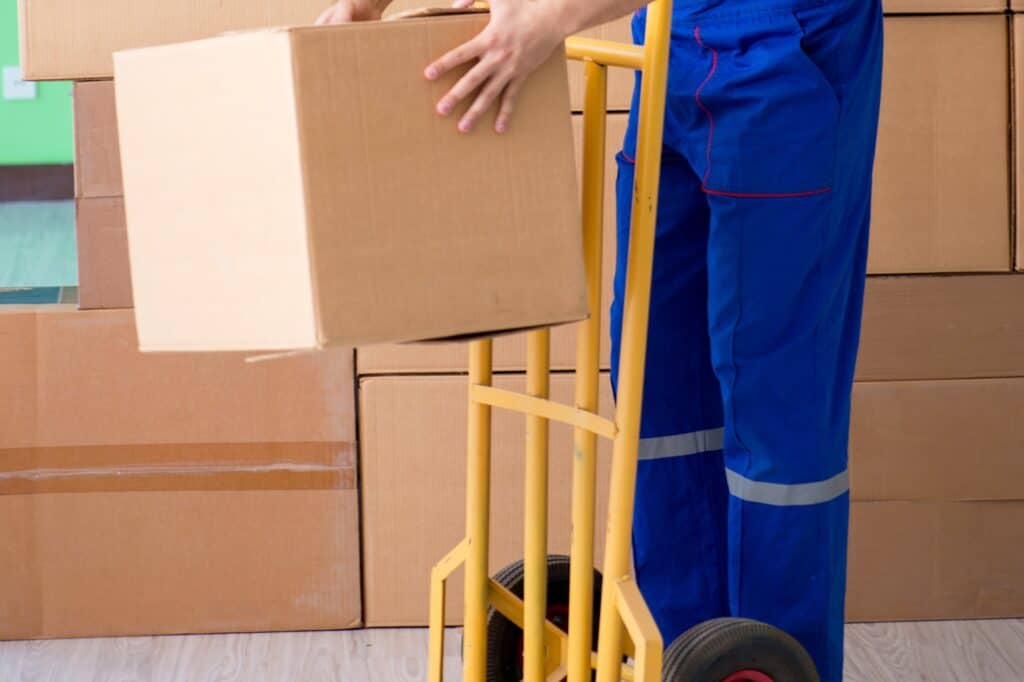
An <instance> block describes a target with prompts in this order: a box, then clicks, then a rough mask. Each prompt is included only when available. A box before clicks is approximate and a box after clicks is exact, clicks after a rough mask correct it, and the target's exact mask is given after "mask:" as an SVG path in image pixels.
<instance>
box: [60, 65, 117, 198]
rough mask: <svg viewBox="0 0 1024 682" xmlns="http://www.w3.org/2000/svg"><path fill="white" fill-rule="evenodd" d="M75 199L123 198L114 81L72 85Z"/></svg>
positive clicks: (85, 82)
mask: <svg viewBox="0 0 1024 682" xmlns="http://www.w3.org/2000/svg"><path fill="white" fill-rule="evenodd" d="M72 99H73V101H74V128H75V196H76V197H78V198H94V197H120V196H124V187H123V185H122V182H121V150H120V147H119V146H118V143H117V112H116V110H115V105H114V82H113V81H109V80H104V81H83V82H78V83H75V84H74V87H73V89H72Z"/></svg>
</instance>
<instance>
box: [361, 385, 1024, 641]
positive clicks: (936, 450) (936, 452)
mask: <svg viewBox="0 0 1024 682" xmlns="http://www.w3.org/2000/svg"><path fill="white" fill-rule="evenodd" d="M496 384H497V385H498V386H500V387H502V388H506V389H510V390H522V389H523V386H524V380H523V379H522V377H521V376H507V375H506V376H502V377H500V378H498V379H497V381H496ZM466 386H467V384H466V379H465V377H456V376H433V377H426V376H409V377H373V378H368V379H363V380H362V381H361V384H360V415H361V416H360V420H361V434H362V455H361V466H362V480H363V491H364V498H363V524H364V525H363V543H364V545H363V547H364V562H365V563H364V569H365V576H366V577H365V604H366V620H367V624H369V625H371V626H411V625H424V624H425V623H426V619H427V610H428V593H429V575H430V568H431V566H432V565H433V564H434V563H435V562H436V561H438V560H439V559H440V558H441V557H442V556H444V555H445V554H446V553H447V551H448V550H449V549H451V548H452V547H453V546H454V545H455V544H456V543H458V542H459V541H460V540H461V539H462V537H463V533H464V531H463V529H464V523H465V502H464V495H465V447H466V443H465V422H466V408H465V405H466V403H465V400H466ZM571 395H572V381H571V378H570V377H568V376H564V375H562V376H558V375H556V376H555V377H553V379H552V396H553V397H554V398H555V399H558V400H562V401H567V400H571ZM854 400H855V404H854V420H853V446H852V450H851V471H852V475H853V480H852V490H851V494H852V498H853V500H854V501H853V503H852V519H851V545H850V584H849V592H848V600H847V602H848V609H849V611H848V616H849V618H850V619H851V620H904V619H931V618H976V617H1008V616H1021V615H1022V614H1024V580H1022V579H1021V576H1024V552H1022V550H1021V548H1022V547H1024V542H1022V540H1024V535H1022V533H1024V531H1022V529H1024V486H1022V484H1021V477H1020V475H1019V473H1020V469H1021V465H1020V463H1019V462H1015V461H1014V459H1017V460H1019V459H1020V457H1019V454H1020V450H1021V442H1020V439H1021V435H1020V433H1019V429H1015V428H1014V427H1015V424H1016V422H1015V421H1014V419H1013V416H1012V415H1014V414H1016V413H1020V412H1021V406H1022V404H1024V381H1022V380H1008V381H1006V382H999V381H993V382H971V381H963V382H961V381H951V382H927V383H921V384H914V383H913V382H910V383H907V384H902V383H892V384H875V383H859V384H857V386H856V389H855V392H854ZM601 406H602V412H603V413H604V414H606V415H608V414H610V408H611V396H610V390H609V389H608V386H607V384H605V386H604V389H603V393H602V396H601ZM939 420H946V422H947V423H945V424H939V423H937V422H938V421H939ZM968 423H971V424H976V425H977V428H972V429H969V430H968V429H966V428H963V427H964V426H965V425H966V424H968ZM986 428H991V430H992V432H991V433H984V434H983V435H981V436H979V435H978V434H979V433H981V432H982V431H984V430H985V429H986ZM524 433H525V424H524V419H523V418H522V417H521V416H519V415H514V414H510V413H508V412H504V411H497V412H495V418H494V431H493V450H492V460H491V461H492V467H493V468H492V481H493V483H492V495H493V498H492V507H493V508H496V509H503V510H506V513H502V514H495V515H493V516H492V520H491V533H492V538H491V552H492V554H491V556H492V569H493V570H497V569H499V568H500V567H502V566H504V565H506V564H507V563H509V562H511V561H514V560H517V559H519V558H521V556H522V554H521V552H522V549H521V548H522V528H523V526H522V514H521V510H522V498H523V466H524V463H523V462H524V461H523V451H524V446H525V438H524ZM570 438H571V434H570V432H569V429H568V428H565V427H562V426H560V425H553V426H552V445H551V477H550V490H551V511H550V516H549V518H550V523H551V538H550V542H549V547H550V548H551V551H552V552H565V551H567V548H568V537H569V503H570V500H569V499H568V492H569V490H570V489H571V474H570V471H571V469H570V466H571V465H570V460H571V455H570V452H571V440H570ZM972 438H973V442H972ZM943 441H946V442H943ZM965 452H970V453H974V455H973V456H971V457H965V456H964V453H965ZM608 455H609V447H608V445H607V444H606V443H602V445H601V448H600V453H599V455H598V462H599V466H600V469H599V471H600V476H599V485H598V496H597V499H598V503H599V512H598V533H597V539H598V554H599V555H600V548H601V543H600V540H601V539H602V538H603V526H602V523H603V520H604V519H605V513H606V512H605V509H606V508H605V506H604V502H605V501H606V495H607V481H608V478H607V476H608V469H607V467H608V464H609V459H608ZM957 455H958V456H959V458H958V457H957ZM1000 476H1001V477H1002V479H1000ZM887 496H889V497H887ZM410 510H412V513H410ZM459 575H460V574H457V575H456V579H455V580H453V582H452V583H451V587H450V590H449V592H448V617H449V622H450V623H453V624H454V623H458V622H459V621H460V619H461V604H462V583H461V580H460V577H459Z"/></svg>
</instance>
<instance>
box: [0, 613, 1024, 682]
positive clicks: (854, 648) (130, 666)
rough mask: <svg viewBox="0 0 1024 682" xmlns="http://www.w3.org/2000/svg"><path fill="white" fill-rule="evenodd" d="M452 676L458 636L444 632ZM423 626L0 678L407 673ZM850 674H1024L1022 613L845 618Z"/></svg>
mask: <svg viewBox="0 0 1024 682" xmlns="http://www.w3.org/2000/svg"><path fill="white" fill-rule="evenodd" d="M447 641H448V646H447V652H446V653H447V659H446V667H447V669H448V671H449V672H448V676H447V677H446V679H448V680H450V681H451V682H457V681H458V680H459V679H460V675H459V674H458V660H459V659H458V653H459V636H458V632H457V631H453V632H452V634H451V636H449V637H448V638H447ZM426 645H427V639H426V632H425V631H424V630H358V631H352V632H294V633H279V634H256V635H202V636H185V637H134V638H120V639H81V640H60V641H47V642H0V681H2V682H293V681H296V682H297V681H301V682H410V681H412V680H424V679H426V672H425V664H426V655H425V652H426ZM846 668H847V673H846V680H848V681H850V682H1022V681H1024V620H1001V621H972V622H946V623H902V624H884V623H883V624H874V625H851V626H849V627H848V628H847V645H846Z"/></svg>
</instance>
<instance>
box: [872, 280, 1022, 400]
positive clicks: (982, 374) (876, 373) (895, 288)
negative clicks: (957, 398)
mask: <svg viewBox="0 0 1024 682" xmlns="http://www.w3.org/2000/svg"><path fill="white" fill-rule="evenodd" d="M1022 302H1024V277H1022V276H1020V275H1012V274H1006V275H971V276H962V277H877V278H871V279H869V280H868V287H867V300H866V303H865V307H864V322H863V328H862V332H861V339H860V353H859V355H858V356H857V378H858V379H860V380H863V381H896V380H909V379H976V378H988V377H992V378H998V377H1018V376H1024V314H1022V311H1024V303H1022Z"/></svg>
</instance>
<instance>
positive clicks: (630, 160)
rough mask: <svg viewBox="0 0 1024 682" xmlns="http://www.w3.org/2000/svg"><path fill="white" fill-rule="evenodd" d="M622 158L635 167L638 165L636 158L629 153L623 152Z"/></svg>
mask: <svg viewBox="0 0 1024 682" xmlns="http://www.w3.org/2000/svg"><path fill="white" fill-rule="evenodd" d="M622 158H624V159H625V160H626V163H631V164H633V165H634V166H635V165H636V159H634V158H633V157H632V156H630V155H629V154H627V153H626V152H625V150H623V152H622Z"/></svg>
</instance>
